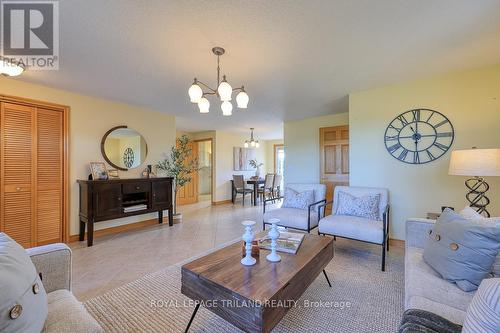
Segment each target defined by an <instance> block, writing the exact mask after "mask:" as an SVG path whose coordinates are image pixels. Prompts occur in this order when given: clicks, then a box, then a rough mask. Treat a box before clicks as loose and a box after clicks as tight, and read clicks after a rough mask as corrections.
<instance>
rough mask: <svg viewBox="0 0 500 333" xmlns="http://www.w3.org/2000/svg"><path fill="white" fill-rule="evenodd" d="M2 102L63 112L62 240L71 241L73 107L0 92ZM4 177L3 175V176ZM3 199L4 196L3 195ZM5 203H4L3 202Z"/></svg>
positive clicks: (64, 241)
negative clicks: (70, 168)
mask: <svg viewBox="0 0 500 333" xmlns="http://www.w3.org/2000/svg"><path fill="white" fill-rule="evenodd" d="M0 102H6V103H13V104H20V105H26V106H30V107H43V108H46V109H52V110H56V111H59V112H62V114H63V152H62V153H63V168H62V172H63V186H62V189H63V193H62V197H63V200H62V214H61V217H62V228H61V229H62V235H61V236H62V241H63V243H68V242H69V233H70V230H69V229H70V225H69V212H70V203H71V198H70V195H71V191H70V189H69V179H70V175H69V113H70V110H71V108H70V107H69V106H67V105H62V104H56V103H52V102H45V101H40V100H35V99H30V98H25V97H18V96H10V95H4V94H0ZM1 178H2V179H3V177H1ZM2 200H3V196H2ZM2 204H3V203H2Z"/></svg>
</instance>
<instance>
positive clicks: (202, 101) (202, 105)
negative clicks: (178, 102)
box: [198, 97, 210, 113]
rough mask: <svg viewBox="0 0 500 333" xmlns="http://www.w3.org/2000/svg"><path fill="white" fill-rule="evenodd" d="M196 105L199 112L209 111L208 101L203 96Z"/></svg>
mask: <svg viewBox="0 0 500 333" xmlns="http://www.w3.org/2000/svg"><path fill="white" fill-rule="evenodd" d="M198 107H199V108H200V113H208V112H209V111H210V102H209V100H208V99H206V98H205V97H202V98H201V99H200V101H199V102H198Z"/></svg>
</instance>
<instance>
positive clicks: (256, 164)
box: [248, 159, 264, 178]
mask: <svg viewBox="0 0 500 333" xmlns="http://www.w3.org/2000/svg"><path fill="white" fill-rule="evenodd" d="M248 163H250V166H251V167H252V168H254V169H255V178H260V167H261V166H263V165H264V163H259V162H257V159H255V160H250V161H249V162H248Z"/></svg>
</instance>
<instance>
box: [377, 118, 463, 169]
mask: <svg viewBox="0 0 500 333" xmlns="http://www.w3.org/2000/svg"><path fill="white" fill-rule="evenodd" d="M454 137H455V131H454V129H453V125H452V124H451V122H450V120H449V119H448V118H446V116H444V115H443V114H442V113H440V112H438V111H435V110H430V109H414V110H409V111H406V112H404V113H402V114H400V115H399V116H397V117H396V118H394V120H393V121H391V123H390V124H389V126H387V129H386V130H385V147H386V148H387V151H388V152H389V153H390V154H391V155H392V156H393V157H394V158H396V159H398V160H399V161H401V162H404V163H409V164H425V163H429V162H432V161H434V160H436V159H438V158H440V157H441V156H443V155H444V154H445V153H446V152H447V151H448V149H450V147H451V145H452V143H453V139H454Z"/></svg>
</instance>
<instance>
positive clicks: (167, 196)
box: [152, 180, 172, 209]
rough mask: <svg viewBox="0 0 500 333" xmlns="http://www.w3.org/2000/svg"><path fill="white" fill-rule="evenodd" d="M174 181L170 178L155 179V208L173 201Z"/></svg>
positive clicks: (153, 187)
mask: <svg viewBox="0 0 500 333" xmlns="http://www.w3.org/2000/svg"><path fill="white" fill-rule="evenodd" d="M171 184H172V182H171V181H170V180H162V181H155V182H153V184H152V189H153V205H152V206H153V209H155V208H161V207H165V206H166V205H169V204H170V203H171V202H172V190H171V189H172V185H171Z"/></svg>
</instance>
